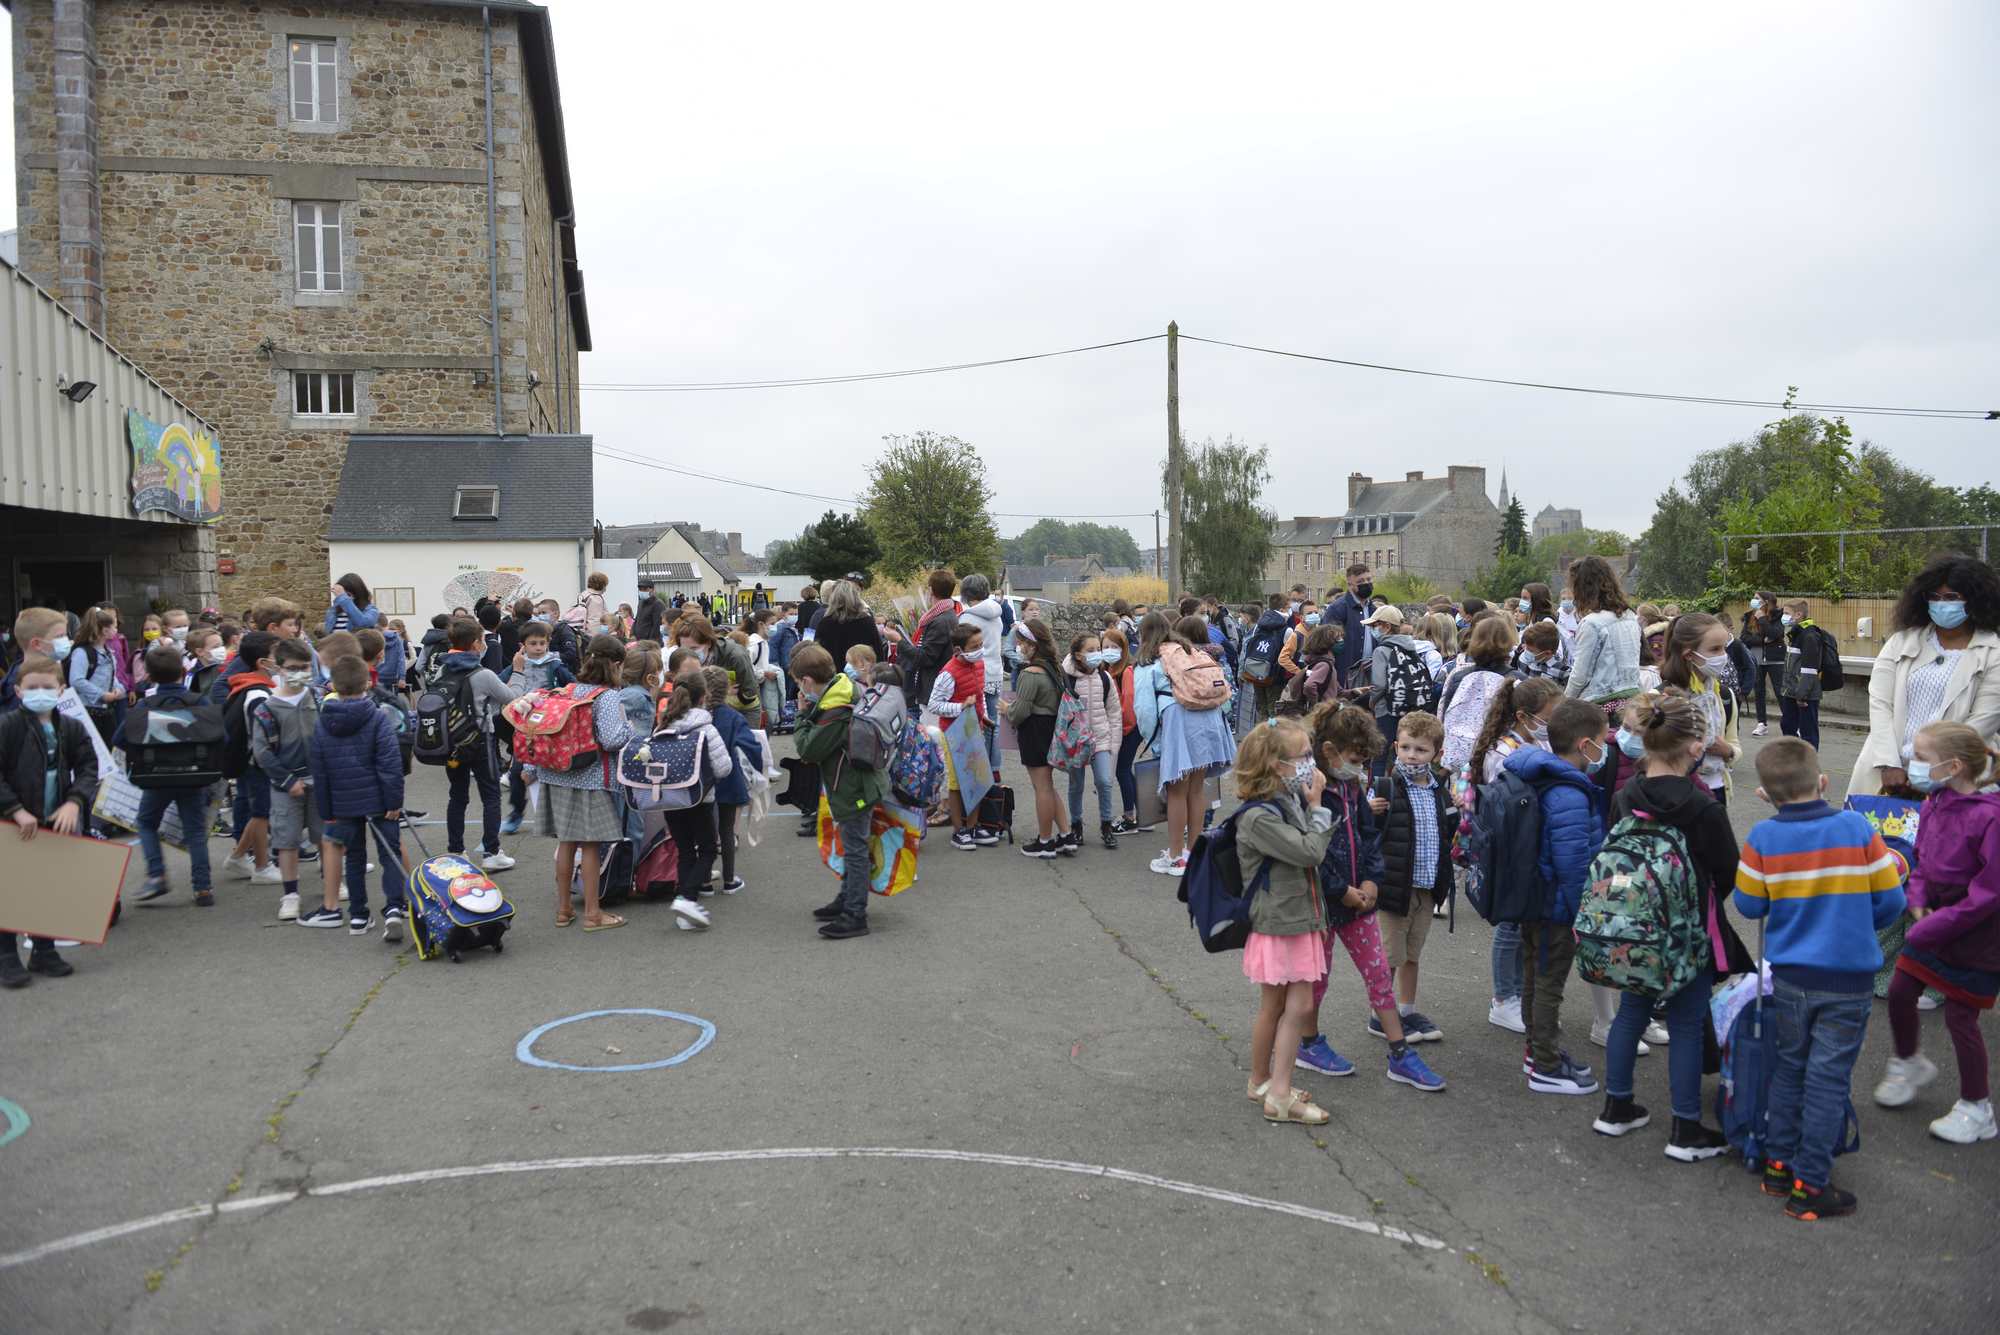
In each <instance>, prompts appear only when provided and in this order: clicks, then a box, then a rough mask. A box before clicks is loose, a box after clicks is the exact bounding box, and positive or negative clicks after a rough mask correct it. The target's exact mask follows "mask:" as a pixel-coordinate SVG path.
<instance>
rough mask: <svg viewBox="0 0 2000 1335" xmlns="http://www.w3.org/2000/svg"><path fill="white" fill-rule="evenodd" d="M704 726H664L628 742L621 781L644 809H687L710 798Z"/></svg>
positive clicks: (621, 758) (621, 763) (630, 797)
mask: <svg viewBox="0 0 2000 1335" xmlns="http://www.w3.org/2000/svg"><path fill="white" fill-rule="evenodd" d="M704 733H705V729H703V728H686V729H680V730H676V729H673V728H667V729H663V730H661V731H659V732H656V733H654V734H653V735H652V736H651V737H641V738H638V739H637V740H635V741H630V742H627V743H625V749H624V750H622V751H620V752H619V753H618V784H619V786H620V787H621V788H623V789H624V790H625V796H626V798H627V800H629V801H630V802H631V803H632V805H633V806H634V807H637V808H638V809H639V810H641V811H685V810H688V809H689V808H691V807H698V806H700V805H702V804H703V803H704V802H707V801H708V798H709V789H710V787H711V786H712V782H713V780H712V776H711V775H710V773H709V766H708V748H707V746H705V745H704V744H703V741H702V738H703V736H704Z"/></svg>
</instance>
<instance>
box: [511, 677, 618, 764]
mask: <svg viewBox="0 0 2000 1335" xmlns="http://www.w3.org/2000/svg"><path fill="white" fill-rule="evenodd" d="M604 691H605V688H604V687H602V686H591V687H587V688H585V690H584V692H583V694H581V695H573V694H571V692H570V688H569V687H567V686H553V687H548V688H545V689H543V690H539V691H530V692H528V693H527V694H526V695H524V696H521V697H520V698H519V699H517V700H510V701H508V702H507V707H506V708H505V709H503V710H501V711H500V716H501V717H502V718H504V719H505V720H506V721H507V722H508V723H509V724H510V725H512V727H513V729H514V759H516V760H518V761H520V762H521V763H522V764H523V765H533V766H534V767H535V768H536V769H538V770H542V771H544V772H545V773H549V774H573V773H575V772H576V771H577V770H582V769H589V768H590V767H591V766H592V765H601V766H602V767H603V769H604V778H605V781H606V782H607V783H608V782H610V779H611V768H612V763H613V762H612V757H611V755H610V753H609V752H606V751H604V750H602V749H600V748H599V746H598V745H597V720H596V701H597V697H598V696H600V695H603V694H604Z"/></svg>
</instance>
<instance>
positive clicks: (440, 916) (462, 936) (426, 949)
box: [370, 826, 514, 964]
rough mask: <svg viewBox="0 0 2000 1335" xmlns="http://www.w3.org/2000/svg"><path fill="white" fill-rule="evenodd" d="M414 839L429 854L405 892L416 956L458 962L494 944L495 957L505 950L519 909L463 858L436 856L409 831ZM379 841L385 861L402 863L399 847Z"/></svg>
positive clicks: (412, 877) (459, 856) (419, 848)
mask: <svg viewBox="0 0 2000 1335" xmlns="http://www.w3.org/2000/svg"><path fill="white" fill-rule="evenodd" d="M370 828H371V829H372V828H373V826H371V827H370ZM405 828H407V827H405ZM410 837H411V838H412V839H415V840H416V841H417V848H418V850H419V851H421V852H422V853H423V854H424V860H423V861H422V862H419V863H418V864H417V865H416V867H415V869H414V870H412V871H411V872H410V881H409V889H408V891H407V892H406V893H407V898H408V900H409V914H410V940H411V941H412V942H414V943H415V945H416V947H417V958H418V959H423V960H431V959H436V958H437V957H438V956H439V955H446V956H449V957H450V959H451V962H452V963H453V964H457V963H459V962H460V957H461V956H462V955H463V954H464V953H465V952H466V951H468V950H479V949H481V948H483V947H486V946H491V947H492V948H493V953H494V954H496V955H498V954H500V953H501V952H502V951H503V950H505V949H506V946H505V944H504V943H503V942H502V941H501V938H502V937H504V936H505V935H507V928H508V927H509V926H510V925H512V922H513V919H514V906H513V905H512V904H510V903H508V902H507V897H506V896H505V895H504V894H502V893H501V892H500V887H499V886H497V885H495V884H494V883H493V880H492V878H491V877H489V876H488V875H487V874H486V873H485V872H483V871H481V870H480V869H479V868H478V867H477V866H475V865H474V864H473V863H471V862H469V861H467V860H466V858H465V857H464V856H463V855H461V854H458V853H447V854H446V855H445V856H443V857H439V858H434V857H432V856H430V850H429V849H427V848H425V847H424V842H423V840H422V839H421V838H419V837H418V836H417V832H416V831H415V830H410ZM376 841H377V842H378V843H380V844H381V845H382V855H383V856H384V857H386V858H388V859H389V860H390V861H392V862H395V863H397V864H398V865H401V864H402V859H401V858H400V857H399V856H397V849H396V848H395V847H393V846H392V845H390V843H389V841H388V840H387V839H386V838H384V837H383V836H382V835H381V833H380V832H379V831H378V832H377V834H376Z"/></svg>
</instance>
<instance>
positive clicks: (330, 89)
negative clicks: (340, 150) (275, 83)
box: [290, 37, 340, 125]
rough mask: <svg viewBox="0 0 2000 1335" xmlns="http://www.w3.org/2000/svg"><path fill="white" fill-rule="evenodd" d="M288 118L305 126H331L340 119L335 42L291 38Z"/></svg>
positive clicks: (331, 39) (336, 48)
mask: <svg viewBox="0 0 2000 1335" xmlns="http://www.w3.org/2000/svg"><path fill="white" fill-rule="evenodd" d="M290 45H291V60H292V119H293V120H294V121H298V122H301V123H303V124H307V125H332V124H333V123H334V122H335V121H336V120H337V119H339V116H340V90H339V88H338V86H337V82H338V81H337V79H336V77H335V76H336V72H337V70H338V63H337V60H336V56H337V53H338V49H339V43H337V42H335V41H334V39H333V38H331V37H294V38H292V39H291V43H290Z"/></svg>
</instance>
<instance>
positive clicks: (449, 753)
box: [410, 672, 480, 765]
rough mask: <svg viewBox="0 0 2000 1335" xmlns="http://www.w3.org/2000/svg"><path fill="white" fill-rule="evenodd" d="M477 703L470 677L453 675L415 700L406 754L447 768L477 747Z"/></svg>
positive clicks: (478, 737) (458, 673) (461, 674)
mask: <svg viewBox="0 0 2000 1335" xmlns="http://www.w3.org/2000/svg"><path fill="white" fill-rule="evenodd" d="M479 739H480V733H479V702H478V701H477V700H476V699H474V697H473V694H472V674H471V673H470V672H453V673H451V674H449V675H448V676H446V677H445V679H444V680H443V681H442V682H441V683H439V684H438V685H436V686H427V687H425V688H424V693H423V694H422V695H420V696H418V697H417V726H416V737H415V740H414V741H413V742H412V743H411V746H410V753H411V754H412V755H414V756H415V757H416V758H417V760H419V761H421V762H422V763H423V764H426V765H450V764H455V763H457V761H458V759H459V757H460V756H462V755H464V754H465V753H466V752H467V751H470V750H471V749H472V748H473V747H475V746H477V745H479Z"/></svg>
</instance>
